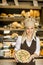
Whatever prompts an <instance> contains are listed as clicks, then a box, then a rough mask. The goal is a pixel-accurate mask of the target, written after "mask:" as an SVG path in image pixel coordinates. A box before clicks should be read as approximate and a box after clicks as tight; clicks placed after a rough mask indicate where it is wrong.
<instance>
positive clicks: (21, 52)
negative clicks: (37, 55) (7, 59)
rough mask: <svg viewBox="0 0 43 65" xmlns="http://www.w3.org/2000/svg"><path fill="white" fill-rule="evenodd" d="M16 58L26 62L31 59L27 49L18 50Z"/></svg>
mask: <svg viewBox="0 0 43 65" xmlns="http://www.w3.org/2000/svg"><path fill="white" fill-rule="evenodd" d="M16 58H17V60H18V61H19V62H22V63H26V62H28V61H29V58H30V53H29V52H28V51H26V50H23V49H22V50H18V51H17V52H16Z"/></svg>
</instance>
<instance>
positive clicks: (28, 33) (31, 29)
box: [26, 26, 34, 36]
mask: <svg viewBox="0 0 43 65" xmlns="http://www.w3.org/2000/svg"><path fill="white" fill-rule="evenodd" d="M33 33H34V26H29V27H28V28H27V29H26V34H27V35H29V36H30V35H33Z"/></svg>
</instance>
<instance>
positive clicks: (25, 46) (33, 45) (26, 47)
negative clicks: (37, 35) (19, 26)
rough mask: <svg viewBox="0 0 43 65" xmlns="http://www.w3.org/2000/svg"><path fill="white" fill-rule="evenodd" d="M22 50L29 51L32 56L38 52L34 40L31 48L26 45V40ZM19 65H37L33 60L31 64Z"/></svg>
mask: <svg viewBox="0 0 43 65" xmlns="http://www.w3.org/2000/svg"><path fill="white" fill-rule="evenodd" d="M21 49H24V50H27V51H29V52H30V54H31V55H32V54H33V53H34V52H35V50H36V41H34V40H33V41H32V44H31V46H30V47H28V46H27V44H26V40H25V41H24V43H23V44H21ZM17 65H35V63H34V62H33V60H31V62H29V63H20V62H18V63H17Z"/></svg>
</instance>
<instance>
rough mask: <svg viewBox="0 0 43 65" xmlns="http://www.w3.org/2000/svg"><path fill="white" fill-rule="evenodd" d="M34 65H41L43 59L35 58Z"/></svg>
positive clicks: (42, 64)
mask: <svg viewBox="0 0 43 65" xmlns="http://www.w3.org/2000/svg"><path fill="white" fill-rule="evenodd" d="M33 61H34V62H35V65H43V57H37V58H35V59H34V60H33Z"/></svg>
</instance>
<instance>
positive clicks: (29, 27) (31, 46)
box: [15, 18, 40, 65]
mask: <svg viewBox="0 0 43 65" xmlns="http://www.w3.org/2000/svg"><path fill="white" fill-rule="evenodd" d="M35 22H36V21H35V19H34V18H27V19H25V20H24V24H25V28H26V29H25V31H24V33H23V35H22V36H18V39H17V44H16V48H15V50H19V49H25V50H27V51H28V52H30V54H31V56H30V58H29V62H27V63H17V65H35V63H34V62H33V58H34V57H37V56H39V53H40V40H39V38H38V37H37V36H36V29H35Z"/></svg>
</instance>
